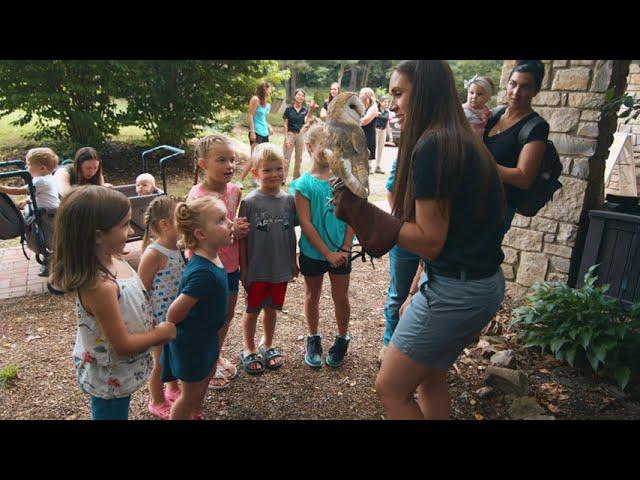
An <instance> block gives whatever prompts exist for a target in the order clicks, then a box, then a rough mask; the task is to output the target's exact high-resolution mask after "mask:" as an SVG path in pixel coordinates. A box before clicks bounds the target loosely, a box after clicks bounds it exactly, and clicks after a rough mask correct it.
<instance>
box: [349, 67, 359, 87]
mask: <svg viewBox="0 0 640 480" xmlns="http://www.w3.org/2000/svg"><path fill="white" fill-rule="evenodd" d="M357 87H358V67H357V66H356V65H354V66H353V67H351V79H350V80H349V91H350V92H355V90H356V88H357Z"/></svg>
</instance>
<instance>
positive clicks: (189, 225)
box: [160, 196, 233, 420]
mask: <svg viewBox="0 0 640 480" xmlns="http://www.w3.org/2000/svg"><path fill="white" fill-rule="evenodd" d="M175 223H176V228H177V230H178V232H179V233H180V235H181V237H182V243H183V244H184V245H185V246H186V247H188V248H190V249H192V250H193V255H192V257H191V259H190V260H189V263H188V264H187V266H186V267H185V269H184V272H183V273H182V278H181V279H180V285H179V287H178V297H177V298H176V299H175V300H174V301H173V303H172V304H171V305H170V306H169V309H168V310H167V322H168V323H172V324H175V325H176V331H177V334H176V338H175V340H174V341H172V342H170V343H168V344H167V345H165V346H164V349H163V351H162V357H161V360H160V363H161V365H162V376H161V379H162V381H163V382H171V381H175V380H180V386H181V394H180V396H179V397H178V398H177V399H176V401H175V402H174V403H173V405H172V406H171V416H170V418H171V420H189V419H193V420H195V419H203V418H204V417H203V416H202V404H203V402H204V397H205V394H206V392H207V385H208V384H209V379H210V378H211V377H213V375H214V374H215V372H216V361H217V359H218V356H219V354H220V341H219V339H218V331H219V330H220V329H221V328H222V326H223V325H224V324H225V319H226V315H227V297H228V295H229V286H228V282H227V274H226V271H225V268H224V265H223V264H222V262H221V261H220V258H219V256H218V252H219V251H220V249H221V248H222V247H224V246H227V245H231V243H232V242H233V233H232V232H233V229H232V227H233V223H232V222H231V221H230V220H229V219H228V218H227V208H226V207H225V205H224V203H223V202H222V201H221V200H218V199H215V198H212V197H209V196H206V197H202V198H198V199H196V200H193V201H190V202H187V203H185V202H181V203H179V204H178V205H177V207H176V213H175Z"/></svg>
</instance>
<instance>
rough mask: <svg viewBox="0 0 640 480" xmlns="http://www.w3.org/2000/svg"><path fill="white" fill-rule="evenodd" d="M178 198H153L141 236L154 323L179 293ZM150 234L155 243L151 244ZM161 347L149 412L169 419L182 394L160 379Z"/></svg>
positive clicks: (142, 274) (140, 268) (143, 275)
mask: <svg viewBox="0 0 640 480" xmlns="http://www.w3.org/2000/svg"><path fill="white" fill-rule="evenodd" d="M175 208H176V201H175V200H173V199H172V198H171V197H168V196H166V195H162V196H160V197H158V198H156V199H155V200H153V201H152V202H151V203H150V204H149V207H148V208H147V211H146V213H145V217H144V220H145V224H146V229H145V232H144V237H143V239H142V251H143V252H144V253H143V254H142V258H141V259H140V265H139V266H138V274H139V275H140V279H141V280H142V284H143V285H144V288H146V289H147V292H149V296H150V297H151V308H152V310H153V324H154V325H158V324H159V323H162V322H164V321H166V315H167V309H168V308H169V305H171V302H173V301H174V300H175V299H176V297H177V296H178V285H179V283H180V278H181V277H182V272H183V270H184V266H185V261H184V259H183V258H182V254H181V253H180V250H178V247H177V243H178V231H177V230H176V227H175V224H174V211H175ZM151 236H153V237H154V242H153V243H151V244H149V242H150V239H151ZM161 351H162V349H161V348H159V347H157V348H154V349H153V371H152V372H151V380H150V381H149V393H150V398H149V406H148V409H149V413H151V414H152V415H155V416H156V417H159V418H161V419H163V420H168V419H169V415H170V413H171V403H172V402H173V401H175V400H176V399H177V398H178V397H179V396H180V389H179V387H178V383H177V382H169V384H168V386H167V392H166V394H165V391H164V388H163V385H162V381H161V380H160V372H161V370H162V369H161V367H160V352H161Z"/></svg>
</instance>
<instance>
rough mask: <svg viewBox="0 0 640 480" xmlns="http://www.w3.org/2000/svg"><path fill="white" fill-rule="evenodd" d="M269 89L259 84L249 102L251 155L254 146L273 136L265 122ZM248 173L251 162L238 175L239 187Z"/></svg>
mask: <svg viewBox="0 0 640 480" xmlns="http://www.w3.org/2000/svg"><path fill="white" fill-rule="evenodd" d="M271 89H272V87H271V84H270V83H269V82H261V83H260V85H258V87H257V88H256V94H255V95H254V96H253V97H251V100H250V101H249V112H248V113H249V144H250V145H251V154H252V155H253V149H254V148H256V145H258V144H260V143H267V142H268V141H269V135H272V134H273V130H272V128H271V125H269V122H267V114H268V113H269V112H270V111H271V104H270V103H267V99H268V98H269V96H270V95H271ZM250 171H251V162H247V163H246V164H245V165H244V168H243V169H242V175H240V184H239V186H240V187H241V186H242V182H243V181H244V179H245V177H246V176H247V175H248V174H249V172H250Z"/></svg>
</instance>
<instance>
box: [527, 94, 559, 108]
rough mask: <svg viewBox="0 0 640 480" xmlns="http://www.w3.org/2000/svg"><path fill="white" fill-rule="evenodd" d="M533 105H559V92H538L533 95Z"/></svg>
mask: <svg viewBox="0 0 640 480" xmlns="http://www.w3.org/2000/svg"><path fill="white" fill-rule="evenodd" d="M532 103H533V105H541V106H550V107H557V106H558V105H560V93H558V92H538V94H537V95H536V96H535V97H533V101H532Z"/></svg>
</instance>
